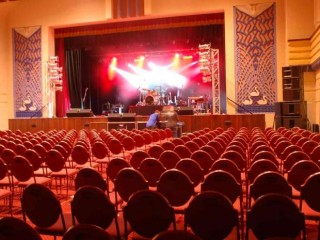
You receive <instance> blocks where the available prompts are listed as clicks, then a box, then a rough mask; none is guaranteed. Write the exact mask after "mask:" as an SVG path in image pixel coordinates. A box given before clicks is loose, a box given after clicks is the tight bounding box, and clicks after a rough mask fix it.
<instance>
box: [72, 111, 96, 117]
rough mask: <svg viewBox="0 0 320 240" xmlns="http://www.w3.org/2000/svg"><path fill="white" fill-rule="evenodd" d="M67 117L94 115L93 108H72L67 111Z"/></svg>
mask: <svg viewBox="0 0 320 240" xmlns="http://www.w3.org/2000/svg"><path fill="white" fill-rule="evenodd" d="M66 115H67V117H92V116H93V112H92V110H91V109H70V110H68V111H67V114H66Z"/></svg>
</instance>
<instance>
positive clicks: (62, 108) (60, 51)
mask: <svg viewBox="0 0 320 240" xmlns="http://www.w3.org/2000/svg"><path fill="white" fill-rule="evenodd" d="M56 54H57V56H58V57H59V66H61V67H62V91H61V92H59V91H58V92H56V116H57V117H64V116H65V115H66V111H67V110H68V109H69V107H70V98H69V96H71V94H69V84H68V83H67V76H66V73H67V71H66V63H65V49H64V40H63V39H57V40H56Z"/></svg>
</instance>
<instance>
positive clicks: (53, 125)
mask: <svg viewBox="0 0 320 240" xmlns="http://www.w3.org/2000/svg"><path fill="white" fill-rule="evenodd" d="M120 120H121V119H120ZM147 120H148V116H142V115H136V116H135V117H134V119H132V118H130V121H126V119H123V120H121V121H116V122H115V121H108V117H106V116H93V117H63V118H31V119H30V118H15V119H9V129H10V130H12V131H16V130H18V129H19V130H21V131H22V132H27V131H29V132H38V131H41V130H43V131H45V132H47V131H49V130H52V129H57V130H61V129H65V130H71V129H75V130H80V129H87V130H91V129H96V130H97V131H100V130H101V129H108V130H110V129H111V128H114V129H118V128H119V127H124V128H127V129H129V130H130V129H133V128H137V129H143V128H145V125H146V122H147ZM179 120H180V121H181V122H184V126H183V129H182V131H183V132H193V131H196V130H200V129H203V128H205V127H208V128H210V129H215V128H217V127H222V128H223V129H227V128H228V127H234V128H235V129H240V128H241V127H247V128H249V129H252V128H253V127H260V128H262V129H264V128H265V126H266V122H265V115H264V114H231V115H230V114H219V115H211V114H197V115H180V116H179Z"/></svg>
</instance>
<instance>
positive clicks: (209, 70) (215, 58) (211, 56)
mask: <svg viewBox="0 0 320 240" xmlns="http://www.w3.org/2000/svg"><path fill="white" fill-rule="evenodd" d="M199 65H200V72H201V73H202V81H203V82H205V83H206V82H212V105H213V106H212V111H213V113H217V114H220V112H221V107H220V72H219V50H218V49H212V48H211V43H208V44H200V45H199Z"/></svg>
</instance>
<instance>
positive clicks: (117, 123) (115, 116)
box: [107, 113, 136, 130]
mask: <svg viewBox="0 0 320 240" xmlns="http://www.w3.org/2000/svg"><path fill="white" fill-rule="evenodd" d="M135 120H136V114H135V113H109V114H108V123H107V125H108V129H109V130H110V129H118V130H119V129H123V128H125V129H128V130H131V129H134V128H135V126H136V124H135Z"/></svg>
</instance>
